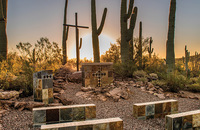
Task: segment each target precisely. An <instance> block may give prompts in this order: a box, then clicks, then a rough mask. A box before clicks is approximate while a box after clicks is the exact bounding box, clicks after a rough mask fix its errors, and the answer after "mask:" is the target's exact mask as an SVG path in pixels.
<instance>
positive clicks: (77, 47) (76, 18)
mask: <svg viewBox="0 0 200 130" xmlns="http://www.w3.org/2000/svg"><path fill="white" fill-rule="evenodd" d="M63 25H64V26H68V27H75V28H76V62H77V71H79V61H80V56H79V28H85V29H88V28H89V27H86V26H78V16H77V13H75V25H71V24H63Z"/></svg>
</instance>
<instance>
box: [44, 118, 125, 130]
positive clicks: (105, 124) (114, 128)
mask: <svg viewBox="0 0 200 130" xmlns="http://www.w3.org/2000/svg"><path fill="white" fill-rule="evenodd" d="M41 130H123V121H122V119H120V118H108V119H96V120H89V121H81V122H70V123H60V124H52V125H42V126H41Z"/></svg>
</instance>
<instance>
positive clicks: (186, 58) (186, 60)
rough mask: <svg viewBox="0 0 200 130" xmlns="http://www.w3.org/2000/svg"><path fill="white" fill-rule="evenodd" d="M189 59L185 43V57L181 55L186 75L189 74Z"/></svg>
mask: <svg viewBox="0 0 200 130" xmlns="http://www.w3.org/2000/svg"><path fill="white" fill-rule="evenodd" d="M189 60H190V52H189V51H188V50H187V46H186V45H185V58H184V57H183V63H184V64H185V71H186V74H187V76H188V74H189V68H188V62H189Z"/></svg>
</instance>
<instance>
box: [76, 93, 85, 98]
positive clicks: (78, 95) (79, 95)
mask: <svg viewBox="0 0 200 130" xmlns="http://www.w3.org/2000/svg"><path fill="white" fill-rule="evenodd" d="M82 95H84V92H77V93H76V96H77V97H81V96H82Z"/></svg>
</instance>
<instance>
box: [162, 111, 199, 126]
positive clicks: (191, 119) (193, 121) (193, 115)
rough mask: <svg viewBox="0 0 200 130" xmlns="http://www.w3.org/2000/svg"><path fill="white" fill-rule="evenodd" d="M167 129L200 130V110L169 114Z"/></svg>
mask: <svg viewBox="0 0 200 130" xmlns="http://www.w3.org/2000/svg"><path fill="white" fill-rule="evenodd" d="M165 129H166V130H200V110H196V111H189V112H183V113H178V114H172V115H167V116H166V117H165Z"/></svg>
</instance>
